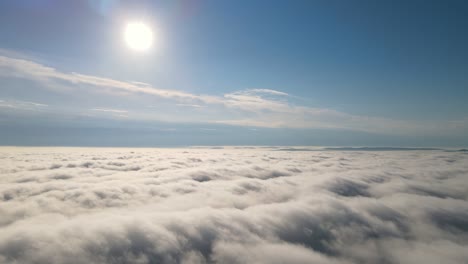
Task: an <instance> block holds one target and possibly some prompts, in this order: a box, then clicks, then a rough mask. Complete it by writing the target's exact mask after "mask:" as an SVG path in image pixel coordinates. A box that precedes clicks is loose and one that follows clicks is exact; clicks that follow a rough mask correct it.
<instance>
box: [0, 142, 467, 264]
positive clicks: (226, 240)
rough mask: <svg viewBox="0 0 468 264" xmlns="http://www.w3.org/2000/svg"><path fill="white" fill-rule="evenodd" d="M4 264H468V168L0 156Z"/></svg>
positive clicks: (442, 154) (383, 158) (75, 152)
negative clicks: (467, 248) (467, 249)
mask: <svg viewBox="0 0 468 264" xmlns="http://www.w3.org/2000/svg"><path fill="white" fill-rule="evenodd" d="M0 164H1V167H0V175H1V176H0V263H18V264H19V263H22V264H23V263H26V264H27V263H343V264H344V263H447V264H450V263H457V264H458V263H468V261H467V260H468V252H467V251H466V247H467V244H468V203H467V199H468V155H467V154H466V152H446V151H441V150H434V151H429V150H426V151H385V152H384V151H381V152H377V151H290V150H288V149H279V148H248V149H247V148H221V149H220V148H217V149H207V148H191V149H112V148H108V149H96V148H94V149H93V148H90V149H86V148H76V149H73V148H1V149H0Z"/></svg>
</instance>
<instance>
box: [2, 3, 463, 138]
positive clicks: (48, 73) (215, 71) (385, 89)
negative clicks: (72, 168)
mask: <svg viewBox="0 0 468 264" xmlns="http://www.w3.org/2000/svg"><path fill="white" fill-rule="evenodd" d="M467 11H468V4H466V2H465V1H456V0H454V1H449V2H445V1H416V0H415V1H366V0H358V1H299V0H298V1H266V0H265V1H214V0H213V1H208V0H198V1H112V0H95V1H58V0H34V1H32V0H24V1H10V0H5V1H1V2H0V126H1V131H2V132H0V136H1V137H0V144H3V145H106V146H114V145H115V146H122V145H125V146H127V145H128V146H158V145H168V146H169V145H171V146H172V145H243V144H254V145H255V144H261V145H392V146H394V145H395V146H396V145H398V146H456V147H461V146H467V145H468V136H467V135H468V104H466V101H467V99H468V87H467V86H468V85H467V84H468V80H467V77H466V76H468V63H467V62H466V61H467V60H468V51H467V49H466V47H468V36H467V34H466V28H467V27H468V18H467V17H466V12H467ZM131 21H143V22H145V23H146V24H148V25H149V26H150V27H151V28H152V30H153V34H154V37H155V41H154V45H153V47H152V48H151V49H150V50H148V51H145V52H135V51H132V50H129V49H128V47H126V45H125V42H124V41H123V37H122V34H123V33H122V32H123V30H124V28H125V25H126V24H127V23H129V22H131Z"/></svg>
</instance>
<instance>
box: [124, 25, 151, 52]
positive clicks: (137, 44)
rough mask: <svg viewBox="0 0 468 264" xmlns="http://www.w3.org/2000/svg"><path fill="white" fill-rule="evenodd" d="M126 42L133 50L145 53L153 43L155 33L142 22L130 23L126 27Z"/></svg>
mask: <svg viewBox="0 0 468 264" xmlns="http://www.w3.org/2000/svg"><path fill="white" fill-rule="evenodd" d="M125 42H126V43H127V45H128V46H129V47H130V48H131V49H133V50H136V51H145V50H147V49H149V48H150V47H151V44H152V43H153V32H151V29H150V27H148V26H147V25H145V24H143V23H141V22H133V23H128V24H127V26H126V27H125Z"/></svg>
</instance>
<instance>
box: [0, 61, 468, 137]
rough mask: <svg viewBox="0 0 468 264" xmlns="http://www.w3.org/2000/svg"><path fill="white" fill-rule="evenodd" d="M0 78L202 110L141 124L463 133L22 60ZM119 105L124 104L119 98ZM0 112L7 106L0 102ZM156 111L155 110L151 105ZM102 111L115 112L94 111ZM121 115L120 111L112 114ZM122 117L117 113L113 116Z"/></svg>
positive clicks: (451, 127)
mask: <svg viewBox="0 0 468 264" xmlns="http://www.w3.org/2000/svg"><path fill="white" fill-rule="evenodd" d="M0 76H3V77H4V78H20V79H28V80H31V81H35V82H37V83H39V84H41V85H42V86H43V87H45V88H47V89H52V90H53V92H61V93H76V92H79V91H80V90H82V89H86V91H87V92H89V93H105V94H107V95H112V96H118V97H122V96H124V97H125V96H126V95H128V94H131V95H134V96H151V97H154V98H155V99H159V100H166V101H168V102H172V104H173V105H174V106H178V107H185V108H199V109H203V112H204V115H198V116H197V117H196V118H191V117H190V116H191V115H193V114H195V113H185V114H184V115H181V114H179V115H178V116H176V115H177V113H176V112H171V111H168V112H166V113H159V116H154V117H152V116H151V114H149V113H145V112H143V111H142V110H138V109H132V112H133V113H134V115H132V118H136V119H138V118H141V119H145V120H150V119H152V118H153V119H158V118H161V114H164V117H165V118H166V119H167V120H173V121H175V120H177V122H204V123H216V124H229V125H235V126H253V127H267V128H325V129H345V130H353V131H363V132H371V133H380V134H396V135H417V134H420V133H425V134H432V135H440V134H456V133H461V131H468V124H467V122H466V120H464V119H460V120H445V121H433V122H431V121H410V120H395V119H389V118H382V117H373V116H361V115H352V114H348V113H345V112H340V111H336V110H333V109H326V108H314V107H310V106H305V105H300V104H297V102H295V103H293V102H292V101H291V100H293V99H294V97H291V96H290V95H289V94H287V93H285V92H281V91H277V90H271V89H247V90H241V91H235V92H231V93H226V94H224V95H222V96H217V95H197V94H193V93H188V92H184V91H178V90H170V89H160V88H155V87H153V86H151V85H150V84H147V83H142V82H135V81H131V82H126V81H120V80H115V79H111V78H103V77H98V76H93V75H85V74H79V73H74V72H71V73H65V72H61V71H59V70H56V69H54V68H51V67H47V66H44V65H42V64H40V63H36V62H33V61H30V60H26V59H17V58H11V57H7V56H0ZM122 100H125V99H122ZM2 104H3V105H4V107H5V106H6V105H8V104H5V103H2ZM155 106H156V105H155ZM98 109H101V110H94V111H103V112H105V111H107V112H111V111H114V112H115V110H111V109H107V110H106V109H104V108H98ZM117 111H122V110H117ZM115 113H123V112H115Z"/></svg>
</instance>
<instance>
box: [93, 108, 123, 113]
mask: <svg viewBox="0 0 468 264" xmlns="http://www.w3.org/2000/svg"><path fill="white" fill-rule="evenodd" d="M91 111H99V112H111V113H128V111H127V110H120V109H110V108H93V109H91Z"/></svg>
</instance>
